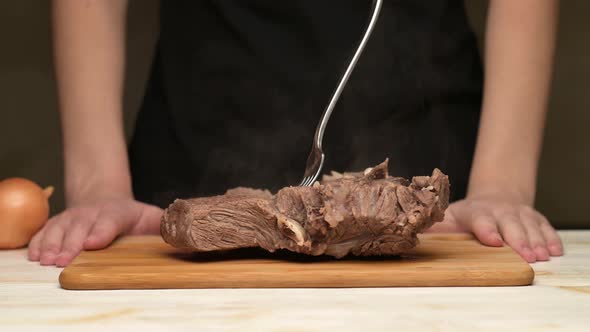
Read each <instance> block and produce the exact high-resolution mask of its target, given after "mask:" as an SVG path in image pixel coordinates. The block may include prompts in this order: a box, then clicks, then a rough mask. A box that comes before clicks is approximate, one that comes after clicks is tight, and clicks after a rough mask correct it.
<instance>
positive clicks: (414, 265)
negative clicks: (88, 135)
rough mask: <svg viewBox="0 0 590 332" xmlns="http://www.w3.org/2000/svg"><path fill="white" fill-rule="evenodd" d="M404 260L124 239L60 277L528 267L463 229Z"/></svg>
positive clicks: (240, 276) (482, 280)
mask: <svg viewBox="0 0 590 332" xmlns="http://www.w3.org/2000/svg"><path fill="white" fill-rule="evenodd" d="M420 239H421V244H420V245H419V246H418V247H417V248H415V249H414V250H413V251H411V252H410V253H408V254H407V255H405V256H403V257H397V258H396V257H391V258H382V257H380V258H379V257H378V258H364V259H362V258H360V259H359V258H345V259H342V260H336V259H332V258H328V257H309V256H303V255H297V254H293V253H290V252H284V251H281V252H279V253H275V254H270V253H267V252H265V251H262V250H260V249H246V250H238V251H232V252H225V253H205V254H191V253H186V252H185V253H183V252H181V251H179V250H177V249H175V248H172V247H171V246H169V245H167V244H166V243H164V242H163V241H162V239H161V238H160V237H157V236H141V237H126V238H122V239H120V240H118V241H117V242H115V243H114V244H113V245H112V246H110V247H109V248H107V249H104V250H99V251H88V252H83V253H82V254H81V255H80V256H79V257H78V258H76V259H75V260H74V262H73V263H72V264H71V265H69V266H68V267H66V268H65V269H64V270H63V271H62V273H61V275H60V277H59V281H60V284H61V286H62V287H63V288H65V289H155V288H277V287H284V288H291V287H399V286H517V285H530V284H531V283H532V281H533V278H534V273H533V270H532V269H531V267H530V266H529V265H528V264H527V263H526V262H525V261H524V260H522V259H521V258H520V257H519V256H518V255H517V254H516V253H515V252H514V251H512V249H510V248H509V247H507V246H505V247H501V248H491V247H485V246H483V245H481V244H480V243H478V242H477V241H476V240H474V239H473V238H472V237H471V236H469V235H466V234H424V235H422V236H421V237H420Z"/></svg>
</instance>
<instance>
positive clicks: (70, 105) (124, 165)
mask: <svg viewBox="0 0 590 332" xmlns="http://www.w3.org/2000/svg"><path fill="white" fill-rule="evenodd" d="M126 8H127V1H125V0H94V1H92V0H89V1H80V0H54V1H53V37H54V53H55V72H56V78H57V85H58V96H59V109H60V114H61V122H62V135H63V144H64V146H63V148H64V151H63V152H64V168H65V182H66V199H67V201H68V205H75V204H76V203H77V201H78V200H81V199H82V200H83V199H84V197H87V196H89V195H93V196H95V197H96V196H109V195H113V194H115V193H116V194H118V195H126V196H131V184H130V183H131V181H130V176H129V170H128V168H129V167H128V160H127V152H126V145H125V136H124V132H123V119H122V92H123V75H124V43H125V41H124V36H125V33H124V31H125V16H126ZM100 191H104V192H100Z"/></svg>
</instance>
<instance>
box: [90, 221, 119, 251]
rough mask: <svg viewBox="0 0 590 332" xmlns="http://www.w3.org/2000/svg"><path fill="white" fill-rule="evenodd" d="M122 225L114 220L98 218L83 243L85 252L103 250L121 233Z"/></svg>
mask: <svg viewBox="0 0 590 332" xmlns="http://www.w3.org/2000/svg"><path fill="white" fill-rule="evenodd" d="M121 229H122V225H120V223H118V222H116V221H115V220H114V219H106V218H99V219H97V221H96V223H95V224H94V226H93V227H92V230H91V231H90V233H89V235H88V238H87V239H86V241H84V249H85V250H97V249H103V248H105V247H106V246H108V245H109V244H111V243H112V242H113V240H115V238H116V237H117V236H118V235H119V234H120V233H121Z"/></svg>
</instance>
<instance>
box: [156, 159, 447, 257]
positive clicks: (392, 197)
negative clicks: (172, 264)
mask: <svg viewBox="0 0 590 332" xmlns="http://www.w3.org/2000/svg"><path fill="white" fill-rule="evenodd" d="M387 162H388V161H387V160H385V162H383V163H381V164H379V165H377V166H375V167H372V168H368V169H366V170H365V171H364V172H358V173H344V174H340V173H336V172H332V174H331V175H328V176H324V178H323V179H322V181H321V182H316V183H315V184H314V185H313V186H311V187H286V188H283V189H281V190H279V192H277V193H276V195H272V194H271V193H270V192H269V191H267V190H258V189H250V188H235V189H230V190H228V191H227V192H226V193H225V194H224V195H220V196H213V197H203V198H194V199H186V200H185V199H177V200H175V201H174V203H172V204H171V205H170V206H169V207H168V208H167V209H166V210H165V212H164V215H163V217H162V222H161V226H160V230H161V234H162V237H163V238H164V240H165V241H166V242H167V243H169V244H171V245H172V246H175V247H178V248H183V249H189V250H192V251H196V252H207V251H217V250H230V249H238V248H247V247H261V248H263V249H265V250H268V251H270V252H274V251H275V250H277V249H287V250H290V251H293V252H298V253H302V254H308V255H314V256H316V255H331V256H334V257H337V258H341V257H344V256H346V255H348V254H352V255H356V256H371V255H398V254H401V253H403V252H405V251H407V250H409V249H411V248H413V247H415V246H416V245H417V244H418V238H417V234H418V233H420V232H422V231H424V230H426V229H427V228H429V227H430V226H432V225H433V224H434V223H435V222H439V221H442V220H443V217H444V211H445V209H446V208H447V206H448V203H449V180H448V177H447V176H446V175H445V174H443V173H442V172H441V171H440V170H438V169H435V170H434V171H433V173H432V175H431V176H416V177H414V178H413V179H412V181H411V182H410V181H408V180H406V179H403V178H397V177H391V176H389V175H388V164H387Z"/></svg>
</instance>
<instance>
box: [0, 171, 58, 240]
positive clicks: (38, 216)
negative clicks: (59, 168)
mask: <svg viewBox="0 0 590 332" xmlns="http://www.w3.org/2000/svg"><path fill="white" fill-rule="evenodd" d="M52 192H53V188H52V187H48V188H46V189H43V188H41V187H39V186H38V185H37V184H36V183H34V182H32V181H30V180H27V179H23V178H9V179H6V180H3V181H0V249H16V248H21V247H24V246H26V245H27V244H28V243H29V241H31V238H32V237H33V235H35V233H36V232H37V231H38V230H39V229H41V227H43V225H44V224H45V223H46V222H47V218H48V217H49V202H48V198H49V196H50V195H51V193H52Z"/></svg>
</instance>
